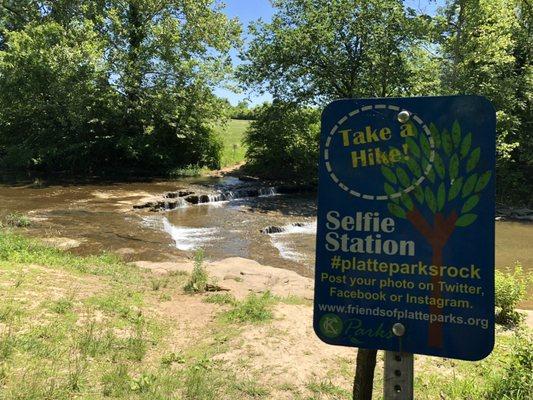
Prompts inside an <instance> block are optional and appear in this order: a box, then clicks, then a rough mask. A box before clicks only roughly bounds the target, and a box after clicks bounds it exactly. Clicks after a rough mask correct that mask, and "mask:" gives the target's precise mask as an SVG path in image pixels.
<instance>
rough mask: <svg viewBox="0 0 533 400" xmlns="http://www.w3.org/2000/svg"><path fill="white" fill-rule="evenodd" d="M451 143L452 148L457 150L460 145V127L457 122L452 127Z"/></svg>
mask: <svg viewBox="0 0 533 400" xmlns="http://www.w3.org/2000/svg"><path fill="white" fill-rule="evenodd" d="M452 141H453V147H455V148H458V147H459V144H461V125H459V122H458V121H455V122H454V123H453V126H452Z"/></svg>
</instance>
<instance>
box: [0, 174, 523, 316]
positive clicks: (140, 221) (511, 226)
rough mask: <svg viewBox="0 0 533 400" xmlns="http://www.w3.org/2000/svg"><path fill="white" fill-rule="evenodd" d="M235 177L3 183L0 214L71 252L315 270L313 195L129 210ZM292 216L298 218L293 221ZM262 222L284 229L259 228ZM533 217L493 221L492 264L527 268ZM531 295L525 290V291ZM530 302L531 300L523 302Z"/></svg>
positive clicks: (207, 188)
mask: <svg viewBox="0 0 533 400" xmlns="http://www.w3.org/2000/svg"><path fill="white" fill-rule="evenodd" d="M239 183H240V182H239V181H238V180H237V179H235V178H225V179H223V180H217V179H207V178H206V179H189V180H180V181H155V182H144V183H103V184H94V183H87V184H79V183H75V184H72V183H62V184H53V183H49V184H43V183H42V182H36V183H30V184H28V183H25V184H16V185H14V184H4V185H2V186H0V218H2V219H3V217H4V216H5V215H7V214H8V213H10V212H15V211H17V212H21V213H24V214H27V215H28V216H29V217H30V218H31V219H32V225H31V226H30V227H29V228H23V229H21V230H23V231H25V232H26V233H27V234H30V235H32V236H36V237H39V238H43V239H45V240H46V241H48V242H50V243H53V244H55V245H59V246H61V247H63V248H69V249H70V251H72V252H75V253H77V254H90V253H94V252H99V251H112V252H116V253H118V254H120V255H121V256H123V257H124V258H125V259H126V260H151V261H162V260H174V259H180V258H183V257H191V256H192V254H193V253H194V251H195V250H196V249H198V248H203V249H204V250H205V252H206V255H207V257H208V258H210V259H220V258H225V257H230V256H240V257H246V258H251V259H254V260H257V261H259V262H260V263H263V264H268V265H273V266H279V267H282V268H288V269H292V270H295V271H297V272H299V273H300V274H303V275H306V276H312V275H313V263H314V261H313V258H314V249H315V242H314V240H315V235H314V233H315V229H316V220H315V218H314V214H315V212H316V209H315V203H314V199H313V197H312V196H289V195H276V194H275V193H269V194H267V195H264V196H261V197H258V198H253V199H239V200H233V201H224V202H215V203H206V204H201V205H190V206H187V207H182V208H178V209H175V210H172V211H166V212H150V211H146V210H133V205H135V204H139V203H142V202H143V201H146V200H147V199H149V198H150V197H151V196H156V195H160V194H162V193H164V192H166V191H175V190H180V189H187V190H193V191H196V192H198V193H206V192H207V193H208V192H209V191H213V192H214V189H215V187H218V188H220V187H224V188H226V189H227V188H230V189H231V187H232V186H233V185H237V184H239ZM295 224H296V225H295ZM268 226H277V227H283V228H284V231H283V232H281V233H274V234H263V233H261V232H260V230H261V229H263V228H265V227H268ZM532 244H533V224H527V223H518V222H497V223H496V264H497V267H498V268H505V267H507V266H510V265H512V264H513V263H514V262H515V261H520V262H521V263H522V265H523V266H524V268H525V269H526V270H529V271H533V251H532V250H531V246H532ZM531 297H532V296H529V298H530V299H531ZM525 305H526V306H527V307H528V308H533V300H530V301H528V302H527V304H525Z"/></svg>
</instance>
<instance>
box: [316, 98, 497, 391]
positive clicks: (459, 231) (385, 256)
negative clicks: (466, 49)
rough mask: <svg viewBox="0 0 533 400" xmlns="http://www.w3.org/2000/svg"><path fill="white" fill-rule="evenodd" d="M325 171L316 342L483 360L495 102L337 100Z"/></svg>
mask: <svg viewBox="0 0 533 400" xmlns="http://www.w3.org/2000/svg"><path fill="white" fill-rule="evenodd" d="M319 163H320V164H319V191H318V230H317V250H316V275H315V304H314V329H315V332H316V334H317V335H318V336H319V337H320V339H322V340H323V341H324V342H326V343H329V344H333V345H341V346H353V347H360V348H367V349H382V350H387V351H389V352H394V353H397V354H398V355H401V354H403V355H405V356H410V357H411V359H412V353H417V354H427V355H432V356H439V357H448V358H457V359H463V360H479V359H482V358H484V357H486V356H487V355H488V354H489V353H490V352H491V351H492V348H493V344H494V206H495V204H494V167H495V111H494V108H493V107H492V105H491V104H490V103H489V102H488V101H487V100H486V99H484V98H482V97H476V96H451V97H420V98H396V99H395V98H387V99H345V100H338V101H335V102H333V103H331V104H329V105H328V106H327V107H326V109H325V110H324V112H323V114H322V130H321V137H320V161H319ZM398 355H397V356H396V360H398V362H402V358H401V356H398ZM387 362H388V363H389V364H390V365H392V364H391V363H392V362H393V361H391V360H389V361H386V365H387ZM386 376H387V374H386ZM396 389H398V387H396ZM411 390H412V389H411ZM402 398H403V397H402Z"/></svg>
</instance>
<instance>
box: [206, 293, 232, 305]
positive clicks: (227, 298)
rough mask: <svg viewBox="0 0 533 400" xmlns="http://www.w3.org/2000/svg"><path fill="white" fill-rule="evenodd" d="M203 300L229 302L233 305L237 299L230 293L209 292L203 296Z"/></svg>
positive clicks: (219, 302)
mask: <svg viewBox="0 0 533 400" xmlns="http://www.w3.org/2000/svg"><path fill="white" fill-rule="evenodd" d="M204 301H205V302H206V303H213V304H231V305H235V304H236V302H237V300H235V297H234V296H233V295H232V294H230V293H215V294H210V295H208V296H206V297H205V298H204Z"/></svg>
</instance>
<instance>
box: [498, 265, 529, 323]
mask: <svg viewBox="0 0 533 400" xmlns="http://www.w3.org/2000/svg"><path fill="white" fill-rule="evenodd" d="M531 280H532V276H531V274H526V273H524V272H523V270H522V266H521V265H520V264H519V263H516V264H515V266H514V270H513V271H510V270H509V271H506V272H502V271H496V322H497V323H499V324H502V325H507V326H513V325H517V324H519V323H520V321H521V319H522V315H521V314H520V313H518V312H517V311H516V306H517V305H518V303H519V302H520V301H522V300H523V299H524V298H525V295H526V293H527V288H528V285H529V284H530V282H531Z"/></svg>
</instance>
